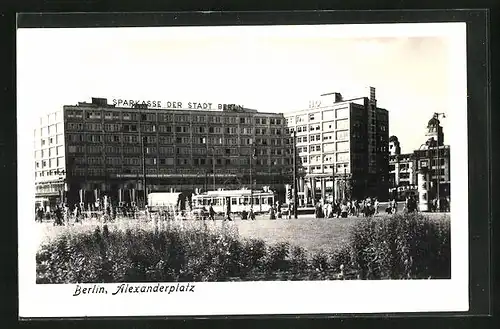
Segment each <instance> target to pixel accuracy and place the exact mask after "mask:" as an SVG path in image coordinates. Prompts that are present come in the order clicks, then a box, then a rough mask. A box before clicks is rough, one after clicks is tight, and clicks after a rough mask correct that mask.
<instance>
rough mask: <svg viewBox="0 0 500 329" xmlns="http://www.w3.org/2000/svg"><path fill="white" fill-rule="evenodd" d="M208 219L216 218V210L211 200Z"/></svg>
mask: <svg viewBox="0 0 500 329" xmlns="http://www.w3.org/2000/svg"><path fill="white" fill-rule="evenodd" d="M208 219H210V220H215V211H214V207H213V206H212V203H211V202H210V206H209V207H208Z"/></svg>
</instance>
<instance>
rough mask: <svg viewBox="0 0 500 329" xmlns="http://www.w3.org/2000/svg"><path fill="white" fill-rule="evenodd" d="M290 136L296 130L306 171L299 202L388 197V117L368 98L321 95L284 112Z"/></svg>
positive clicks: (372, 93)
mask: <svg viewBox="0 0 500 329" xmlns="http://www.w3.org/2000/svg"><path fill="white" fill-rule="evenodd" d="M285 117H286V121H287V126H288V132H289V133H292V132H293V131H295V132H296V142H297V153H298V157H299V161H300V163H301V167H302V168H303V173H302V174H301V175H300V176H301V177H300V178H299V184H298V194H299V203H300V204H301V205H308V204H312V203H313V201H314V200H318V199H320V198H321V199H326V198H328V195H330V198H331V197H332V192H333V197H334V198H336V199H342V198H345V197H347V198H355V199H360V198H364V197H368V196H372V197H378V198H379V199H381V200H384V199H387V197H388V186H389V185H388V184H389V181H388V178H389V177H388V169H389V149H388V147H389V113H388V111H387V110H385V109H382V108H379V107H377V101H376V97H375V88H373V87H370V89H369V96H367V97H359V98H354V99H348V100H344V99H343V98H342V95H341V94H340V93H330V94H323V95H321V97H320V99H318V100H317V101H312V102H310V104H309V108H307V109H303V110H300V111H295V112H291V113H286V114H285Z"/></svg>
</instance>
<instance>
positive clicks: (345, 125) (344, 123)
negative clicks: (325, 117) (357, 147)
mask: <svg viewBox="0 0 500 329" xmlns="http://www.w3.org/2000/svg"><path fill="white" fill-rule="evenodd" d="M335 126H336V128H337V129H349V120H347V119H344V120H337V122H336V123H335Z"/></svg>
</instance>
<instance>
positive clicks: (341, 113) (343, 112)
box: [335, 107, 349, 119]
mask: <svg viewBox="0 0 500 329" xmlns="http://www.w3.org/2000/svg"><path fill="white" fill-rule="evenodd" d="M335 114H336V117H337V119H343V118H347V117H348V116H349V109H348V108H347V107H345V108H341V109H337V110H336V111H335Z"/></svg>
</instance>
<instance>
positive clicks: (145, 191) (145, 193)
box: [142, 136, 148, 206]
mask: <svg viewBox="0 0 500 329" xmlns="http://www.w3.org/2000/svg"><path fill="white" fill-rule="evenodd" d="M146 142H147V137H146V136H143V137H142V186H143V189H144V206H146V205H147V204H148V194H147V189H146Z"/></svg>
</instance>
